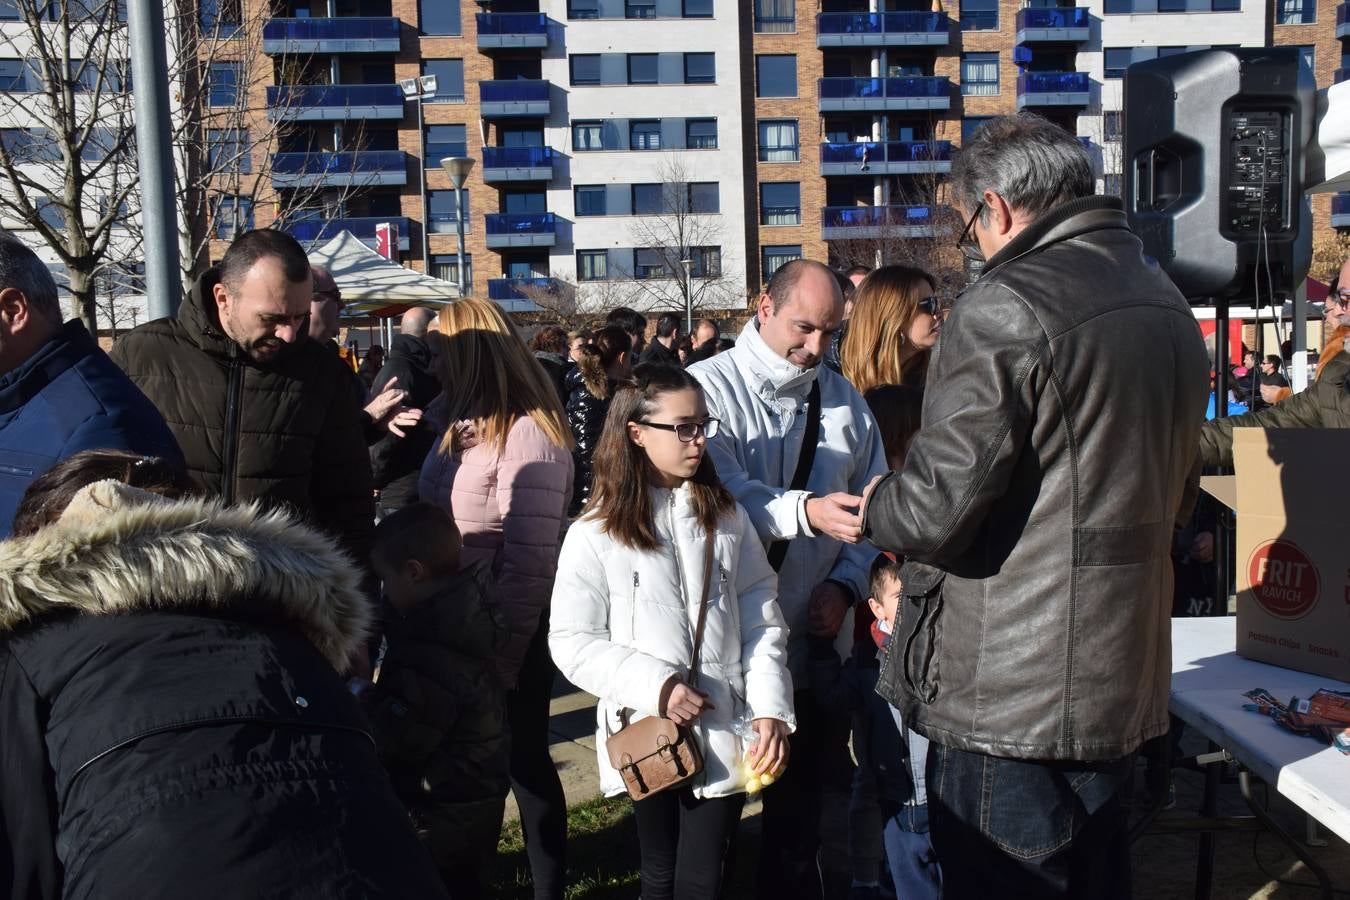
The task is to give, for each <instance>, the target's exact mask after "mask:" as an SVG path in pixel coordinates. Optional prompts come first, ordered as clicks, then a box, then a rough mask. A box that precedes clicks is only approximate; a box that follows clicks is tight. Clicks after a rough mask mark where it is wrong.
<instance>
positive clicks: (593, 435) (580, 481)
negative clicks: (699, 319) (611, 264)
mask: <svg viewBox="0 0 1350 900" xmlns="http://www.w3.org/2000/svg"><path fill="white" fill-rule="evenodd" d="M632 349H633V339H632V338H631V337H629V335H628V332H626V331H624V330H623V329H622V328H619V327H618V326H616V325H607V326H605V327H604V328H601V329H600V330H599V331H597V332H596V333H595V337H593V338H591V340H590V342H589V343H586V344H583V345H582V346H581V348H580V359H579V360H578V362H577V367H576V368H575V369H572V370H571V371H569V372H568V373H567V377H566V378H565V379H564V382H563V386H564V387H565V388H566V389H567V424H568V425H570V426H571V428H572V437H573V438H575V439H576V442H577V443H576V446H575V447H573V448H572V479H573V480H572V506H571V508H570V509H569V510H568V515H570V516H576V515H577V514H578V513H580V512H581V508H582V507H583V506H585V505H586V501H587V500H588V499H590V496H591V457H592V456H594V455H595V448H596V445H597V444H599V443H600V432H602V431H603V430H604V428H605V416H607V415H608V414H609V401H610V400H612V399H613V398H614V391H615V390H616V388H617V386H618V384H619V382H621V381H627V380H628V379H629V378H630V377H631V376H632V374H633V362H632Z"/></svg>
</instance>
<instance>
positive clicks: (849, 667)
mask: <svg viewBox="0 0 1350 900" xmlns="http://www.w3.org/2000/svg"><path fill="white" fill-rule="evenodd" d="M900 568H901V563H900V562H899V561H897V560H896V559H895V557H894V556H892V555H891V554H889V553H884V554H881V555H879V556H877V558H876V561H875V562H874V563H873V564H872V572H871V584H870V587H871V590H870V593H871V596H870V597H868V598H867V604H868V606H869V607H870V608H871V610H872V612H873V614H875V615H876V618H877V620H876V621H875V622H873V623H872V628H871V637H872V640H871V641H870V642H860V643H859V644H857V645H856V646H855V647H854V651H853V657H852V658H851V659H849V661H848V662H846V663H844V664H843V665H842V666H841V665H840V664H839V656H838V654H837V653H836V652H835V649H834V641H833V639H832V638H828V637H818V636H815V635H813V636H812V637H811V639H810V659H811V686H812V689H813V690H815V691H816V692H817V693H818V694H819V695H820V702H821V705H822V706H824V707H826V708H831V709H838V710H841V711H848V712H853V713H856V714H857V715H856V716H855V725H854V730H853V752H854V754H855V755H856V756H857V759H858V766H859V768H860V769H865V770H866V774H867V775H868V776H870V781H871V783H872V784H873V785H875V790H876V798H877V802H878V804H879V805H880V807H881V815H882V819H883V822H884V824H883V828H882V836H883V841H884V844H885V849H886V864H887V869H888V871H889V872H890V876H891V880H892V883H893V884H894V887H895V894H896V896H897V897H900V898H904V900H910V898H918V900H922V898H929V897H931V898H934V900H936V898H938V897H939V896H941V894H942V874H941V872H940V870H939V868H938V861H937V854H936V853H935V852H934V851H933V845H932V843H931V842H930V841H929V838H928V804H927V800H926V797H927V794H926V792H925V789H924V780H923V772H924V763H925V760H926V758H927V756H928V741H927V740H926V739H925V738H924V737H923V736H922V735H919V734H917V733H915V732H913V731H910V730H909V729H908V728H906V727H905V725H904V723H903V722H902V721H901V719H900V716H899V714H898V713H897V711H896V710H895V709H894V708H893V707H892V706H891V705H890V704H889V703H887V702H886V701H885V700H884V699H883V698H882V697H881V696H880V695H879V694H877V692H876V688H877V676H878V673H879V671H880V665H881V664H880V661H881V659H882V658H884V657H885V656H886V654H888V653H890V652H891V641H892V636H891V629H892V627H893V625H894V623H895V621H896V609H897V607H898V606H899V604H900V594H901V581H900ZM890 662H891V663H892V664H898V662H899V661H898V660H891V661H890ZM878 874H879V873H878ZM879 891H880V885H879V880H878V879H876V878H871V879H868V878H859V877H857V873H855V877H854V883H853V889H852V892H851V895H850V896H851V897H854V898H868V897H876V896H878V895H879Z"/></svg>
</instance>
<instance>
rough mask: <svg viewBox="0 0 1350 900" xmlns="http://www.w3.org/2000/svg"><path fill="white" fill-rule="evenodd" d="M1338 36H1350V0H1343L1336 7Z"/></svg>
mask: <svg viewBox="0 0 1350 900" xmlns="http://www.w3.org/2000/svg"><path fill="white" fill-rule="evenodd" d="M1336 37H1338V38H1344V37H1350V0H1342V2H1341V3H1340V5H1339V6H1337V7H1336Z"/></svg>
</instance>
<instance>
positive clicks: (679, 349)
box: [675, 334, 694, 356]
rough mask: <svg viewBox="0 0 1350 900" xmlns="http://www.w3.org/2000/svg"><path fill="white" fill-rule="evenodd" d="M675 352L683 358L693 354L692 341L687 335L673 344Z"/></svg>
mask: <svg viewBox="0 0 1350 900" xmlns="http://www.w3.org/2000/svg"><path fill="white" fill-rule="evenodd" d="M675 352H676V353H683V354H684V355H685V356H688V355H689V354H690V353H693V352H694V339H693V338H691V337H690V336H689V335H687V334H686V335H685V336H684V337H682V338H680V339H679V340H678V341H676V342H675Z"/></svg>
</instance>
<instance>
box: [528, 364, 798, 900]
mask: <svg viewBox="0 0 1350 900" xmlns="http://www.w3.org/2000/svg"><path fill="white" fill-rule="evenodd" d="M717 427H718V422H717V420H716V419H713V418H710V417H709V416H708V407H707V403H706V402H705V400H704V397H703V389H702V388H701V387H700V386H699V383H698V381H696V380H695V379H694V377H693V376H692V375H690V374H688V373H687V372H685V371H684V370H683V369H679V368H676V367H674V366H665V365H647V366H639V367H638V369H637V372H636V373H635V385H634V386H631V387H624V388H621V389H620V390H619V392H618V393H617V394H616V395H615V397H614V400H613V402H612V403H611V405H610V408H609V417H608V418H607V419H606V421H605V430H604V432H603V434H602V435H601V438H600V445H599V447H598V448H597V449H596V454H595V466H594V472H595V475H594V481H593V483H592V485H591V500H590V503H589V504H588V505H587V507H586V511H585V513H584V514H583V515H582V517H581V518H580V519H578V520H577V522H576V523H575V524H573V525H572V527H571V528H570V529H569V530H568V532H567V537H566V539H565V540H564V541H563V547H562V554H561V556H560V557H559V560H558V576H557V580H556V582H555V583H554V587H553V604H552V605H553V618H552V621H551V624H550V629H549V649H550V650H551V651H552V653H553V660H554V662H555V663H557V665H558V668H559V669H560V670H561V671H562V673H563V674H564V675H566V676H567V678H568V679H569V680H570V681H571V682H572V683H573V684H575V685H576V686H577V687H579V688H581V689H582V690H585V691H589V692H590V693H592V694H595V695H596V696H597V697H599V698H600V704H599V708H598V710H597V718H598V720H599V722H598V724H599V728H598V733H597V738H596V751H597V756H598V757H599V761H600V787H601V790H603V791H604V793H605V794H606V795H608V796H615V795H618V794H622V793H624V781H623V779H622V777H621V775H620V773H619V771H618V770H617V769H615V768H614V767H613V766H612V765H611V764H610V757H609V754H608V751H607V749H606V741H607V738H608V736H609V735H610V734H611V733H612V732H614V731H617V730H619V728H620V724H621V723H620V712H621V711H624V710H627V711H629V716H630V717H631V719H632V720H633V721H636V720H638V719H641V718H643V717H646V716H664V717H665V718H668V719H670V720H671V721H673V722H675V723H677V724H679V725H685V726H689V727H690V728H691V729H692V730H693V732H694V735H695V740H697V741H698V743H699V746H700V748H701V749H702V752H703V759H704V768H703V770H702V772H700V773H699V774H697V775H696V776H694V778H693V779H692V782H691V783H690V784H689V785H687V786H675V787H671V788H670V789H668V790H665V791H662V792H660V793H656V794H653V795H651V796H649V797H645V798H643V799H641V800H639V801H637V803H636V804H635V809H636V818H637V828H638V841H639V847H640V853H641V858H642V897H643V900H671V898H681V900H715V898H717V897H720V896H721V894H722V891H721V885H722V880H723V870H724V866H725V860H726V853H727V847H728V844H729V841H730V838H731V835H732V834H733V833H734V831H735V829H736V825H737V823H738V822H739V821H740V814H741V807H742V805H743V804H744V802H745V790H746V784H747V780H748V779H749V780H751V785H750V786H751V788H754V786H755V785H754V783H753V782H754V781H758V780H759V779H760V777H761V776H764V775H767V776H768V777H767V783H771V782H772V781H773V778H774V776H775V775H777V774H780V773H781V772H782V770H783V766H784V765H785V764H786V762H787V755H788V741H787V737H788V733H789V731H791V730H792V729H793V728H794V727H795V723H796V720H795V718H794V717H793V709H792V677H791V675H789V674H788V670H787V663H786V645H787V627H786V626H785V625H784V622H783V614H782V612H781V611H780V610H779V609H778V601H777V595H778V578H777V576H776V575H775V574H774V571H773V569H772V568H770V566H769V561H768V558H767V556H766V555H765V552H764V547H763V545H762V544H761V543H760V540H759V536H758V534H757V533H756V532H755V528H754V525H752V524H751V522H750V517H749V516H748V515H747V514H746V512H745V510H744V509H742V508H741V507H740V506H739V505H737V503H736V501H735V500H734V499H732V496H731V494H730V493H728V492H727V490H726V488H724V487H723V486H722V484H721V482H720V481H718V479H717V473H716V471H715V470H714V469H713V466H712V461H711V460H710V459H708V457H707V453H706V450H707V447H706V443H707V440H708V438H711V437H713V436H715V435H716V434H717ZM710 533H711V535H712V549H713V552H712V560H711V566H709V560H708V557H707V550H708V536H709V534H710ZM707 572H711V575H708V576H707V577H705V573H707ZM705 581H706V582H707V584H705ZM705 596H706V598H707V612H706V622H705V625H704V631H703V642H702V646H701V649H700V652H699V654H698V665H697V670H696V673H691V672H689V671H688V670H689V668H690V664H691V660H692V659H693V656H694V653H693V648H694V635H695V631H696V630H697V626H696V623H697V622H698V619H699V609H700V606H701V605H702V604H703V602H704V598H705ZM692 681H696V682H697V685H696V686H695V685H694V684H692V683H691V682H692ZM740 722H747V723H750V727H751V728H752V729H753V732H754V734H753V736H751V735H747V738H746V739H743V738H742V737H740V736H739V735H738V734H737V731H736V728H735V726H736V725H737V723H740ZM743 733H744V732H743ZM747 769H753V779H750V775H751V773H750V772H749V771H747Z"/></svg>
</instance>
